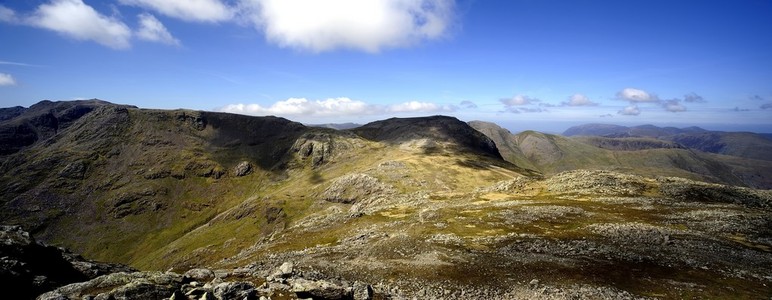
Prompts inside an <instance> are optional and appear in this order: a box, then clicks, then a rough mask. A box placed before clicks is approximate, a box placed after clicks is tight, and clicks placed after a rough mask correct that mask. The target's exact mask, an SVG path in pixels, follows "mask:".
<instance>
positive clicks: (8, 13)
mask: <svg viewBox="0 0 772 300" xmlns="http://www.w3.org/2000/svg"><path fill="white" fill-rule="evenodd" d="M0 22H6V23H16V22H19V18H18V17H17V16H16V12H15V11H13V10H12V9H10V8H7V7H5V6H3V5H2V4H0Z"/></svg>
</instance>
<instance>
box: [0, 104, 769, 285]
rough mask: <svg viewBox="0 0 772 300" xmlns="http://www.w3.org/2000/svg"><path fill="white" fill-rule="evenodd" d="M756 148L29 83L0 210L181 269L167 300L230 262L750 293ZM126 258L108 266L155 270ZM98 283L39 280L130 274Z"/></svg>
mask: <svg viewBox="0 0 772 300" xmlns="http://www.w3.org/2000/svg"><path fill="white" fill-rule="evenodd" d="M625 128H626V127H625ZM770 149H772V148H770V140H769V139H767V138H766V137H764V136H762V135H757V134H752V133H722V132H711V131H706V130H702V129H699V128H685V129H672V128H658V127H653V126H643V127H641V128H627V129H624V130H623V129H622V127H618V126H606V125H603V126H600V125H585V126H580V127H575V128H571V129H569V130H567V131H566V133H564V135H550V134H544V133H540V132H535V131H525V132H520V133H517V134H512V133H510V132H509V131H507V130H506V129H503V128H501V127H499V126H497V125H496V124H493V123H488V122H482V121H473V122H469V123H465V122H462V121H460V120H458V119H456V118H453V117H446V116H431V117H419V118H391V119H386V120H382V121H376V122H372V123H368V124H364V125H361V126H357V127H353V128H349V129H341V130H337V129H331V128H322V127H312V126H305V125H302V124H300V123H296V122H292V121H290V120H287V119H283V118H278V117H251V116H243V115H235V114H227V113H217V112H205V111H191V110H154V109H141V108H137V107H134V106H128V105H117V104H112V103H109V102H105V101H100V100H86V101H59V102H53V101H43V102H40V103H38V104H35V105H33V106H31V107H29V108H23V107H14V108H4V109H0V171H2V173H1V174H2V176H0V219H1V220H3V222H2V223H4V224H7V225H18V226H21V227H22V228H24V230H26V231H28V232H30V234H32V235H34V236H35V238H36V239H37V240H38V241H42V242H43V243H46V244H50V245H56V246H61V247H67V248H69V249H71V250H72V251H75V252H78V253H81V254H82V255H83V256H84V257H86V258H87V259H89V260H96V261H103V262H109V263H118V264H125V265H129V266H130V267H132V268H135V269H138V270H141V271H143V272H150V271H163V270H167V271H169V272H170V273H167V275H164V276H171V277H169V278H171V279H169V280H172V281H174V282H177V283H178V284H177V285H173V286H170V285H169V284H168V282H167V281H164V282H167V283H165V285H164V288H163V289H160V290H158V291H159V292H158V293H155V294H152V293H151V294H152V295H162V294H163V295H165V296H163V297H161V298H167V297H172V296H173V295H171V294H168V295H167V294H164V293H172V292H173V293H174V295H178V296H179V295H186V297H194V296H195V295H199V294H195V293H193V292H192V291H193V290H195V289H196V288H201V290H199V292H201V293H207V292H211V293H215V292H216V289H215V288H214V286H219V285H218V284H222V283H223V280H224V281H231V280H235V279H234V278H235V277H233V276H235V275H233V274H241V275H238V276H241V277H239V278H242V279H244V278H246V279H244V280H245V281H244V282H245V283H244V284H248V285H249V286H251V291H252V292H251V293H252V294H250V295H252V296H250V297H255V298H259V296H264V297H274V298H281V297H288V298H290V299H292V298H304V297H306V296H308V295H309V294H308V290H307V289H297V290H295V286H294V284H295V283H298V284H300V283H302V282H306V281H308V280H327V281H313V282H316V283H314V284H316V285H324V284H327V283H324V284H323V283H320V282H328V281H330V280H332V281H334V282H339V283H338V286H349V285H347V283H345V282H349V283H350V282H368V283H369V284H370V285H368V287H367V288H366V289H365V293H364V295H365V296H361V295H360V296H361V297H360V296H356V297H358V298H359V299H362V297H364V298H365V299H366V298H372V297H382V298H394V299H410V298H413V297H427V298H446V299H459V298H461V299H463V298H469V299H479V298H503V299H506V298H514V299H518V298H533V297H542V298H555V299H563V298H572V297H580V298H632V297H648V296H651V297H665V298H683V297H691V296H694V295H696V296H698V297H708V298H726V297H739V298H758V297H765V296H768V295H769V294H770V290H769V288H768V286H770V285H769V284H772V273H771V271H770V270H772V253H771V252H770V249H771V248H772V242H771V241H772V230H771V229H770V228H772V214H770V211H772V210H771V209H772V192H770V191H769V190H767V189H769V188H770V187H772V161H770V159H769V157H770V156H769V155H768V154H769V153H770ZM8 228H11V227H8ZM13 228H14V229H13V230H14V232H18V230H19V229H16V228H18V227H13ZM14 234H17V233H14ZM17 235H18V234H17ZM2 236H3V234H0V238H2ZM9 243H10V242H9ZM3 251H5V250H3ZM2 255H6V253H0V256H2ZM288 265H291V266H294V267H286V266H288ZM201 268H207V269H211V270H214V271H210V272H212V274H231V275H222V276H219V275H217V276H203V277H205V278H206V279H205V280H206V281H207V282H208V281H210V280H211V282H209V283H207V284H210V285H209V287H208V288H207V287H205V286H204V287H196V286H191V284H192V283H190V281H184V280H182V279H179V278H182V275H168V274H174V272H177V273H179V274H182V273H185V272H190V271H192V270H198V269H201ZM280 269H282V270H284V271H281V272H279V273H278V274H292V275H287V276H293V277H290V278H292V279H291V282H290V281H288V280H285V279H281V278H284V277H281V276H284V275H281V276H279V275H276V276H274V275H273V274H274V273H272V272H273V271H272V270H280ZM287 269H289V271H287ZM217 270H227V271H217ZM9 272H10V271H8V272H6V273H0V275H3V276H6V275H7V274H11V275H7V276H12V275H13V274H15V273H13V272H10V273H9ZM218 272H220V273H218ZM137 274H138V275H131V276H133V277H131V276H129V275H120V276H129V277H131V278H134V279H131V280H145V281H142V282H146V280H148V279H147V278H149V277H152V278H158V277H157V276H156V275H152V274H150V273H141V274H140V273H137ZM148 274H150V275H148ZM186 274H187V273H186ZM207 274H208V273H207ZM104 276H109V275H104ZM113 276H119V275H113ZM153 276H156V277H153ZM175 276H178V277H179V278H178V277H175ZM238 276H237V277H238ZM277 276H278V277H277ZM3 278H4V277H3ZM24 278H27V277H24ZM99 278H101V277H99ZM99 278H95V279H91V280H92V281H93V280H102V281H98V282H105V280H106V279H104V278H103V279H99ZM105 278H106V277H105ZM120 278H124V279H125V278H128V277H120ZM164 278H166V277H164ZM175 278H177V279H175ZM185 278H188V277H185ZM213 278H214V279H213ZM218 278H219V279H218ZM124 279H121V280H124ZM167 279H168V278H167ZM178 279H179V280H178ZM126 280H129V279H126ZM164 280H166V279H164ZM180 280H182V281H180ZM201 280H204V279H201ZM218 280H219V281H218ZM303 280H306V281H303ZM0 281H2V280H0ZM151 281H152V280H151ZM332 281H330V282H332ZM98 282H97V283H93V282H92V283H83V284H81V285H77V284H76V285H74V286H69V285H68V286H64V287H61V288H60V289H57V290H56V291H52V293H53V294H50V295H58V296H56V297H59V296H61V297H64V298H63V299H66V298H72V299H75V298H77V299H80V298H81V297H86V296H89V295H90V296H94V297H97V296H99V294H100V293H101V295H102V296H100V297H117V296H116V295H119V292H118V291H121V293H124V294H125V292H126V289H129V288H135V286H136V285H131V284H129V285H126V284H128V283H124V284H122V285H120V286H118V285H116V286H111V287H110V288H107V287H105V286H102V287H100V288H94V289H91V290H89V289H83V288H78V287H84V286H89V284H93V285H98ZM122 282H124V281H122ZM299 282H300V283H299ZM309 282H310V281H309ZM183 283H184V284H187V287H185V285H183ZM99 284H101V283H99ZM159 284H160V283H159ZM234 284H235V283H234ZM309 284H310V283H309ZM151 285H152V284H149V283H148V284H147V285H145V288H149V287H148V286H151ZM156 286H157V285H156ZM242 287H244V289H245V290H246V289H248V288H247V285H243V286H242ZM360 287H361V285H360ZM207 289H208V290H207ZM368 289H373V290H374V293H368V292H366V291H367V290H368ZM354 290H357V289H354V288H349V289H340V290H336V291H344V292H341V293H339V294H335V295H338V296H335V297H332V296H329V295H331V294H327V295H328V296H329V297H332V298H337V297H341V298H352V297H354V294H361V293H354ZM359 290H361V289H359ZM221 292H222V291H221ZM89 293H91V294H89ZM180 293H181V294H180ZM191 293H193V294H191ZM287 293H288V294H287ZM124 294H120V295H124ZM187 294H190V295H187ZM194 294H195V295H194ZM226 294H227V293H224V292H222V293H219V294H217V295H218V296H217V297H220V298H223V297H225V296H221V295H226ZM280 294H281V295H283V296H279V295H280ZM111 295H112V296H111ZM147 295H150V294H147ZM191 295H193V296H191ZM314 295H316V294H314ZM178 296H174V297H178ZM328 296H324V297H328ZM51 297H53V298H51V299H54V298H55V297H54V296H51ZM153 297H155V296H153ZM179 297H182V296H179ZM195 297H198V296H195ZM213 297H214V296H213ZM316 297H322V296H316ZM324 297H323V298H324ZM225 298H227V297H225ZM225 298H223V299H225ZM44 299H47V298H44ZM56 299H59V298H56ZM175 299H176V298H175ZM196 299H197V298H196ZM239 299H241V298H239Z"/></svg>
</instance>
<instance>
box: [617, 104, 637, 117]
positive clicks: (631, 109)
mask: <svg viewBox="0 0 772 300" xmlns="http://www.w3.org/2000/svg"><path fill="white" fill-rule="evenodd" d="M617 113H618V114H620V115H624V116H637V115H640V114H641V110H640V109H639V108H638V106H637V105H630V106H627V107H625V108H623V109H622V110H620V111H618V112H617Z"/></svg>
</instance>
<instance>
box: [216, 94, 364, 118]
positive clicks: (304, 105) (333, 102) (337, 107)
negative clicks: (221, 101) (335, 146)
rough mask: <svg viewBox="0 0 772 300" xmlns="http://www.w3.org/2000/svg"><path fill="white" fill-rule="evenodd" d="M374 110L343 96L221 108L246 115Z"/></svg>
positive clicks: (327, 114) (307, 114)
mask: <svg viewBox="0 0 772 300" xmlns="http://www.w3.org/2000/svg"><path fill="white" fill-rule="evenodd" d="M376 110H377V108H376V107H374V106H372V105H369V104H367V103H365V102H362V101H358V100H351V99H349V98H345V97H343V98H330V99H326V100H313V101H311V100H308V99H306V98H289V99H287V100H284V101H279V102H276V103H274V104H273V105H271V106H269V107H263V106H260V105H259V104H231V105H228V106H225V107H223V108H222V109H221V111H224V112H231V113H239V114H247V115H277V116H323V117H330V116H344V115H362V114H372V113H374V112H375V111H376Z"/></svg>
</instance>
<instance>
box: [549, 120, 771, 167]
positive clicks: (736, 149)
mask: <svg viewBox="0 0 772 300" xmlns="http://www.w3.org/2000/svg"><path fill="white" fill-rule="evenodd" d="M563 135H564V136H600V137H606V138H623V137H643V138H655V139H658V140H661V141H667V142H675V143H677V144H678V145H680V146H681V147H683V148H689V149H694V150H699V151H703V152H709V153H716V154H724V155H731V156H739V157H744V158H751V159H758V160H772V155H770V154H772V140H771V139H769V136H768V135H764V134H758V133H751V132H723V131H708V130H705V129H702V128H699V127H686V128H675V127H657V126H653V125H642V126H635V127H625V126H618V125H605V124H587V125H580V126H574V127H571V128H569V129H568V130H566V131H565V132H563ZM607 141H609V140H607Z"/></svg>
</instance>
